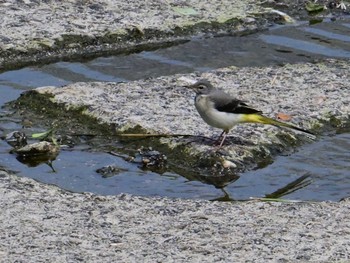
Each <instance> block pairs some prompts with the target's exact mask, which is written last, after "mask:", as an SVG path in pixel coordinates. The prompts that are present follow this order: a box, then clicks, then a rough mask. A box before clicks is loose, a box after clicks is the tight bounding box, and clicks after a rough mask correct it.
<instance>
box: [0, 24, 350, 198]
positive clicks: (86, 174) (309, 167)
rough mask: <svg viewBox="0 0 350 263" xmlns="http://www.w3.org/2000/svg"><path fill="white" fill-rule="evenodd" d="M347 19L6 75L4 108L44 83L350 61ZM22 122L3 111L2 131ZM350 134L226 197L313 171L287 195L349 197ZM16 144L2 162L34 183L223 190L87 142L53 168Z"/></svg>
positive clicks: (256, 193) (278, 164)
mask: <svg viewBox="0 0 350 263" xmlns="http://www.w3.org/2000/svg"><path fill="white" fill-rule="evenodd" d="M349 24H350V23H349V21H336V22H328V23H321V24H317V25H313V26H308V25H307V24H306V23H300V25H299V26H288V27H276V28H274V29H273V30H270V31H267V32H263V33H260V34H255V35H250V36H245V37H229V36H227V37H220V38H211V39H193V40H192V41H190V42H188V43H185V44H182V45H178V46H173V47H169V48H165V49H160V50H156V51H152V52H150V51H147V52H146V51H145V52H141V53H137V54H130V55H120V56H110V57H99V58H96V59H93V60H90V61H85V62H57V63H53V64H49V65H44V66H40V67H36V66H33V67H28V68H23V69H20V70H14V71H8V72H4V73H2V74H0V94H1V96H0V105H4V104H5V103H6V102H8V101H11V100H15V99H16V98H17V97H18V96H19V95H20V93H21V92H23V91H25V90H29V89H31V88H34V87H38V86H45V85H54V86H62V85H66V84H69V83H72V82H76V81H115V82H120V81H129V80H135V79H140V78H146V77H155V76H160V75H170V74H174V73H186V72H193V71H206V70H210V69H214V68H218V67H224V66H229V65H236V66H263V65H268V64H269V65H271V64H277V65H279V64H282V63H286V62H289V63H292V62H298V61H312V60H313V59H315V58H319V57H341V58H348V57H349V51H348V50H350V41H349V32H350V31H349ZM20 129H21V125H20V120H14V119H11V118H9V117H8V116H7V113H6V111H5V110H2V111H0V136H1V135H3V134H7V133H9V132H11V131H13V130H20ZM349 141H350V131H349V130H347V131H344V132H343V133H342V134H337V135H335V136H332V137H325V138H323V139H322V140H320V141H318V142H316V143H313V144H310V145H305V146H304V147H302V148H300V149H299V151H298V152H296V153H294V154H292V155H290V156H281V157H278V158H277V159H276V161H275V162H274V163H273V164H272V165H269V166H268V167H266V168H263V169H259V170H256V171H251V172H248V173H245V174H243V175H241V176H240V178H239V179H238V180H236V181H235V182H232V183H231V184H230V185H228V186H227V187H226V188H225V190H226V193H227V194H228V196H226V197H225V198H222V199H223V200H224V199H225V200H227V199H240V200H241V199H248V198H250V197H264V196H266V195H268V196H270V194H272V193H274V192H276V191H278V190H279V189H281V188H284V187H285V186H286V185H288V184H290V183H292V182H294V181H295V180H298V178H300V177H303V176H305V175H307V176H308V177H307V178H306V179H305V180H304V181H303V184H301V186H300V187H299V189H298V190H296V191H294V192H292V193H290V194H288V195H286V196H285V197H284V198H289V199H299V200H300V199H301V200H339V199H341V198H343V197H346V196H349V195H350V172H349V171H350V164H349V163H350V151H349V149H350V144H349ZM10 149H11V148H10V146H8V145H7V143H5V142H4V141H1V140H0V166H3V167H6V168H7V169H10V170H13V171H16V172H18V174H19V175H20V176H24V175H25V176H29V177H32V178H34V179H36V180H39V181H42V182H45V183H50V184H56V185H58V186H60V187H62V188H64V189H67V190H71V191H77V192H82V191H89V192H94V193H99V194H103V195H106V194H118V193H121V192H124V193H132V194H138V195H149V196H155V195H158V196H168V197H181V198H200V199H210V200H211V199H218V198H221V197H223V195H224V192H223V191H222V190H220V189H216V188H215V187H213V186H212V185H210V184H204V183H201V182H199V181H190V180H188V179H186V178H185V177H183V176H181V175H179V174H176V173H174V172H173V171H171V169H169V171H167V172H165V173H163V174H158V173H154V172H151V171H145V170H143V169H141V168H140V167H138V165H137V164H132V163H129V162H126V161H124V160H123V159H122V158H119V157H116V156H112V155H110V154H108V153H103V152H96V151H95V150H94V148H93V147H91V146H90V145H89V144H88V143H85V144H82V145H80V146H79V147H76V148H73V149H63V150H62V151H61V153H60V154H59V156H58V157H57V159H56V160H55V161H53V163H52V167H53V168H54V170H55V171H56V172H53V170H52V167H50V166H49V165H46V164H41V165H39V166H36V167H30V168H29V167H28V166H27V165H25V164H22V163H20V162H19V161H18V160H17V159H16V156H15V155H12V154H9V151H10ZM107 165H115V166H117V167H118V168H120V172H119V173H117V174H116V175H114V176H111V177H107V178H104V177H102V176H101V175H100V174H98V173H97V172H96V170H97V169H98V168H101V167H103V166H107Z"/></svg>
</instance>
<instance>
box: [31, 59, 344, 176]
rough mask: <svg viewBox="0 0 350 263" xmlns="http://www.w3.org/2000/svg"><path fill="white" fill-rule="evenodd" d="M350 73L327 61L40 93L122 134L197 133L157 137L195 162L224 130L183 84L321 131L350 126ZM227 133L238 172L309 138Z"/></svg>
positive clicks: (277, 132)
mask: <svg viewBox="0 0 350 263" xmlns="http://www.w3.org/2000/svg"><path fill="white" fill-rule="evenodd" d="M349 70H350V64H349V62H348V61H336V60H329V61H324V62H320V63H316V64H293V65H285V66H283V67H264V68H256V67H254V68H240V69H238V68H233V67H232V68H223V69H219V70H216V71H212V72H207V73H198V74H195V73H194V74H187V75H175V76H168V77H160V78H155V79H147V80H140V81H134V82H128V83H101V82H94V83H74V84H71V85H68V86H65V87H62V88H56V87H41V88H38V89H36V92H37V93H38V94H41V95H42V94H46V95H48V96H50V100H51V102H52V103H53V104H52V105H55V104H63V105H64V106H65V108H66V109H77V108H84V111H83V112H82V114H86V115H88V116H92V117H93V118H96V119H97V120H98V121H100V122H103V123H107V124H115V125H116V127H117V132H118V133H132V132H135V131H136V130H138V131H139V130H140V128H142V130H143V131H144V132H146V133H158V134H188V135H194V136H198V137H195V138H193V137H191V138H181V137H180V138H178V137H176V138H174V137H173V138H168V137H167V138H161V139H160V143H161V144H163V145H166V147H167V148H168V149H173V150H178V149H181V151H182V152H183V153H184V158H185V157H186V156H187V157H189V156H191V157H194V163H193V164H194V165H195V164H196V162H198V160H200V159H203V158H204V160H211V159H212V158H213V155H212V154H211V152H212V149H213V146H212V142H210V141H205V140H204V141H203V139H202V138H201V137H200V136H207V137H213V136H214V137H215V136H218V135H219V134H220V132H221V131H220V130H218V129H215V128H212V127H209V126H208V125H207V124H206V123H204V121H203V120H202V119H201V118H200V117H199V115H198V113H197V112H196V110H195V107H194V104H193V103H194V102H193V97H194V94H192V92H191V91H190V90H187V89H186V88H184V87H183V85H184V84H188V82H189V81H191V80H198V79H201V78H206V79H209V80H210V81H211V82H212V83H213V84H214V85H215V86H217V87H220V88H221V89H223V90H225V91H227V92H229V93H231V94H232V95H234V96H236V97H238V98H240V99H242V100H244V101H246V102H248V103H249V104H251V105H252V106H254V107H255V108H258V109H260V110H262V111H263V112H264V113H265V114H266V115H267V116H270V117H274V118H275V117H276V114H278V113H284V114H288V115H290V116H291V117H292V119H291V121H290V122H291V123H294V124H296V125H299V126H301V127H304V128H306V129H311V130H312V131H314V132H316V133H318V132H322V129H323V128H324V126H327V125H329V126H333V127H335V128H336V127H341V126H342V125H344V124H345V123H349V119H350V117H349V115H350V106H349V105H350V96H349V90H350V84H349V82H348V81H347V80H348V78H349V72H350V71H349ZM229 135H230V137H229V139H228V140H227V141H228V143H227V144H226V145H225V146H224V147H223V148H222V150H220V151H219V154H217V153H216V154H215V158H218V160H219V161H223V162H224V161H226V160H228V161H230V162H232V163H233V164H234V166H235V168H233V170H234V171H243V170H246V169H247V168H248V169H249V167H250V168H252V166H254V165H256V164H257V163H259V162H262V161H264V160H267V159H273V157H274V155H276V154H279V153H282V152H285V151H288V150H291V148H293V147H295V146H297V145H300V144H302V143H305V142H312V140H310V139H309V138H308V137H307V136H306V135H305V134H303V133H299V132H294V131H291V130H289V129H279V128H276V127H273V126H267V125H265V126H264V125H251V124H244V125H237V126H236V127H234V128H233V129H232V131H231V132H230V134H229ZM189 142H190V143H189ZM208 153H210V154H208ZM207 163H208V165H209V166H211V165H212V164H213V162H212V161H211V162H207Z"/></svg>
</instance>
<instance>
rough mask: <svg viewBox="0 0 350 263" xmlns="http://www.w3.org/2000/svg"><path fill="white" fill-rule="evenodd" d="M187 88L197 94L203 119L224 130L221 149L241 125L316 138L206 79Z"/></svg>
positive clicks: (198, 105)
mask: <svg viewBox="0 0 350 263" xmlns="http://www.w3.org/2000/svg"><path fill="white" fill-rule="evenodd" d="M186 87H187V88H190V89H192V90H193V91H194V92H195V93H196V96H195V99H194V104H195V107H196V109H197V111H198V113H199V115H200V116H201V117H202V119H203V120H204V121H205V122H206V123H207V124H209V125H210V126H212V127H215V128H219V129H222V130H223V131H222V133H221V135H220V136H219V138H218V141H219V140H220V138H221V137H222V140H221V142H220V144H219V148H221V147H222V145H223V144H224V141H225V139H226V136H227V134H228V133H229V131H230V130H231V129H232V128H233V126H235V125H236V124H240V123H261V124H268V125H274V126H277V127H287V128H290V129H294V130H298V131H301V132H304V133H307V134H310V135H312V136H314V134H313V133H312V132H310V131H308V130H305V129H302V128H300V127H297V126H294V125H292V124H289V123H285V122H280V121H277V120H275V119H272V118H269V117H266V116H264V115H263V112H262V111H260V110H256V109H254V108H252V107H250V106H249V105H247V104H246V103H245V102H244V101H242V100H239V99H236V98H234V97H232V96H231V95H229V94H227V93H226V92H224V91H222V90H220V89H217V88H215V87H214V86H213V85H212V84H211V83H210V82H209V81H208V80H206V79H202V80H199V81H197V82H196V83H194V84H192V85H188V86H186Z"/></svg>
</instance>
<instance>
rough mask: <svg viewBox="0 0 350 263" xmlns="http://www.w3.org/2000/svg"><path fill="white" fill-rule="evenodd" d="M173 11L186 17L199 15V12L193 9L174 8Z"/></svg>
mask: <svg viewBox="0 0 350 263" xmlns="http://www.w3.org/2000/svg"><path fill="white" fill-rule="evenodd" d="M173 10H174V11H175V12H176V13H178V14H181V15H185V16H192V15H197V14H198V12H197V11H196V10H194V9H193V8H192V7H177V6H175V7H173Z"/></svg>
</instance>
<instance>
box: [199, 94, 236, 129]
mask: <svg viewBox="0 0 350 263" xmlns="http://www.w3.org/2000/svg"><path fill="white" fill-rule="evenodd" d="M195 106H196V109H197V111H198V113H199V115H200V116H201V117H202V119H203V120H204V121H205V122H206V123H207V124H209V125H210V126H213V127H216V128H220V129H223V130H227V131H228V130H230V129H231V128H232V127H233V126H234V125H235V124H237V123H240V122H241V121H242V116H241V114H234V113H229V112H223V111H218V110H217V109H216V108H215V103H214V102H213V101H211V100H210V98H209V97H208V95H198V96H196V98H195Z"/></svg>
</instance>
